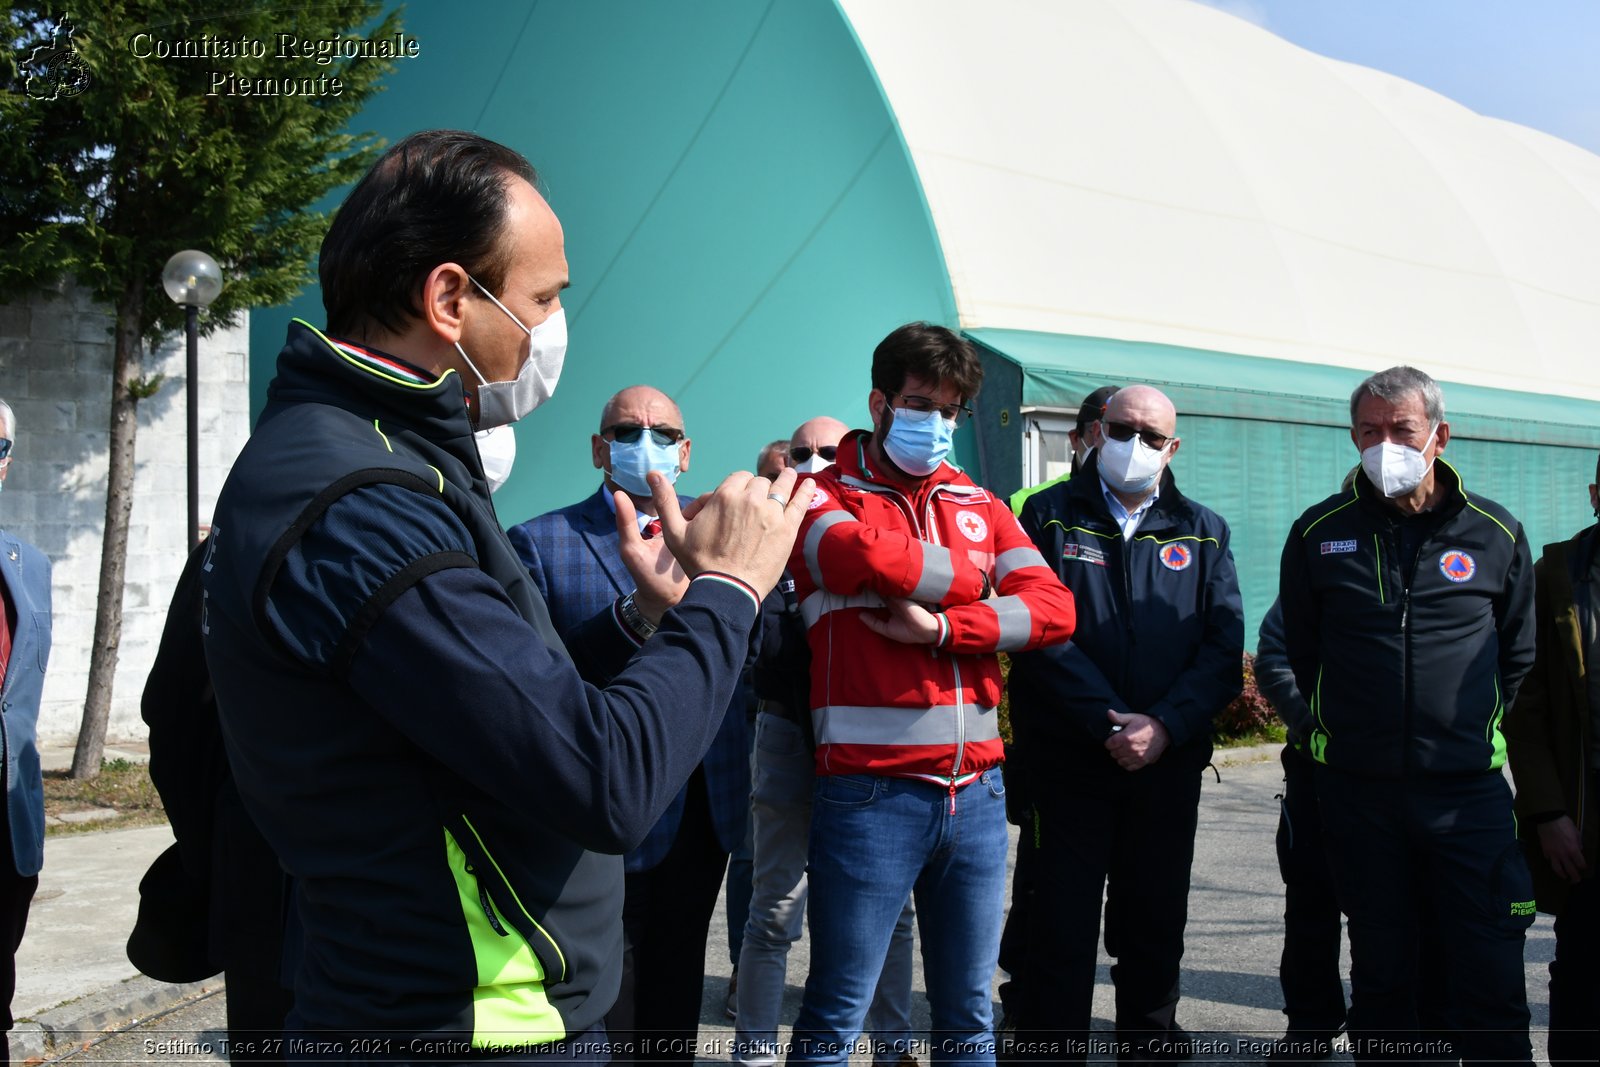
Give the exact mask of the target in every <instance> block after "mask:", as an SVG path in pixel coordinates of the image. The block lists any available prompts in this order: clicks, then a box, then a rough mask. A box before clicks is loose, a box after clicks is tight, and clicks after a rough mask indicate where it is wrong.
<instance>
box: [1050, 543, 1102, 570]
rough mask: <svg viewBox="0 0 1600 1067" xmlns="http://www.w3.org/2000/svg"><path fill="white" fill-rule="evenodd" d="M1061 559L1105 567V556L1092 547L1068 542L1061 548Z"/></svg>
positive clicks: (1099, 550)
mask: <svg viewBox="0 0 1600 1067" xmlns="http://www.w3.org/2000/svg"><path fill="white" fill-rule="evenodd" d="M1061 558H1062V559H1075V560H1078V561H1080V562H1082V563H1093V564H1094V565H1095V566H1096V567H1104V566H1105V565H1106V554H1105V552H1104V551H1102V550H1101V549H1099V548H1096V547H1095V546H1094V545H1080V544H1078V543H1077V542H1076V541H1070V542H1068V543H1067V544H1064V545H1062V546H1061Z"/></svg>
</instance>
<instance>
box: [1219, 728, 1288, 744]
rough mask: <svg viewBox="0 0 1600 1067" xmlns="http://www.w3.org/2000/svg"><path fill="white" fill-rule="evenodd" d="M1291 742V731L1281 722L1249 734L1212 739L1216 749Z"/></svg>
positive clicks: (1220, 736)
mask: <svg viewBox="0 0 1600 1067" xmlns="http://www.w3.org/2000/svg"><path fill="white" fill-rule="evenodd" d="M1288 740H1289V731H1288V730H1286V729H1284V727H1283V723H1281V722H1269V723H1267V724H1265V725H1264V726H1261V727H1260V728H1258V729H1255V730H1251V731H1249V732H1248V733H1243V734H1235V735H1233V736H1231V737H1228V736H1224V735H1222V734H1213V735H1212V737H1211V743H1212V747H1214V748H1249V747H1250V746H1251V745H1266V744H1274V745H1281V744H1285V743H1286V742H1288Z"/></svg>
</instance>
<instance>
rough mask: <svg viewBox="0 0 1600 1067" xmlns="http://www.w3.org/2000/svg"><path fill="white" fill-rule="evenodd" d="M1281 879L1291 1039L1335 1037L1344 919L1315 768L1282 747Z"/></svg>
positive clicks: (1281, 965) (1340, 1008) (1341, 1014)
mask: <svg viewBox="0 0 1600 1067" xmlns="http://www.w3.org/2000/svg"><path fill="white" fill-rule="evenodd" d="M1282 758H1283V804H1282V807H1281V809H1280V811H1279V815H1278V873H1280V874H1281V875H1282V876H1283V956H1282V957H1281V958H1280V959H1279V961H1278V984H1279V986H1280V987H1281V988H1282V989H1283V1013H1284V1014H1285V1015H1287V1016H1288V1017H1289V1032H1290V1033H1291V1034H1307V1035H1312V1034H1318V1035H1332V1034H1333V1033H1335V1032H1336V1031H1338V1030H1339V1028H1340V1027H1342V1026H1344V1023H1345V1005H1344V979H1343V977H1342V976H1341V974H1340V972H1339V947H1340V944H1341V942H1342V941H1343V940H1344V915H1343V914H1342V913H1341V912H1340V911H1339V898H1338V896H1337V895H1336V894H1335V893H1334V891H1333V876H1332V875H1331V874H1330V873H1329V871H1328V857H1327V853H1326V852H1325V851H1324V849H1323V841H1322V816H1321V815H1320V814H1318V812H1317V783H1316V764H1315V763H1314V762H1313V761H1312V760H1311V758H1310V757H1309V756H1306V755H1304V754H1302V753H1300V752H1298V751H1296V749H1295V748H1294V746H1293V745H1285V746H1283V757H1282Z"/></svg>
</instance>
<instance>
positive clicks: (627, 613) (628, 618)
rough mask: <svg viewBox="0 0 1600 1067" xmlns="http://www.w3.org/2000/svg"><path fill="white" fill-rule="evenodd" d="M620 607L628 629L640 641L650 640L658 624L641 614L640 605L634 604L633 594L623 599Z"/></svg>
mask: <svg viewBox="0 0 1600 1067" xmlns="http://www.w3.org/2000/svg"><path fill="white" fill-rule="evenodd" d="M619 607H620V608H621V609H622V621H623V622H625V623H627V624H628V629H630V630H632V631H633V633H634V636H635V637H637V638H638V639H639V640H641V641H646V640H649V638H650V635H651V634H653V633H655V632H656V624H655V623H653V622H651V621H650V620H649V619H647V618H645V617H644V616H643V615H641V614H640V613H639V605H637V604H635V603H634V602H633V594H632V593H629V594H628V595H627V596H625V597H623V598H622V603H621V604H620V605H619Z"/></svg>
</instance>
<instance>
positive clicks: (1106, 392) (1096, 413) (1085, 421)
mask: <svg viewBox="0 0 1600 1067" xmlns="http://www.w3.org/2000/svg"><path fill="white" fill-rule="evenodd" d="M1121 388H1122V386H1120V385H1102V386H1101V387H1100V388H1098V389H1096V390H1095V391H1094V392H1092V393H1090V394H1089V395H1088V396H1086V397H1084V398H1083V403H1082V404H1080V405H1079V406H1078V422H1077V425H1075V426H1074V427H1073V429H1075V430H1077V431H1078V433H1080V434H1081V433H1083V429H1084V427H1086V426H1088V425H1089V424H1090V423H1091V422H1098V421H1100V418H1101V416H1103V415H1104V414H1105V413H1106V403H1107V402H1108V401H1109V400H1110V399H1111V398H1112V397H1113V396H1115V395H1116V392H1117V390H1118V389H1121Z"/></svg>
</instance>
